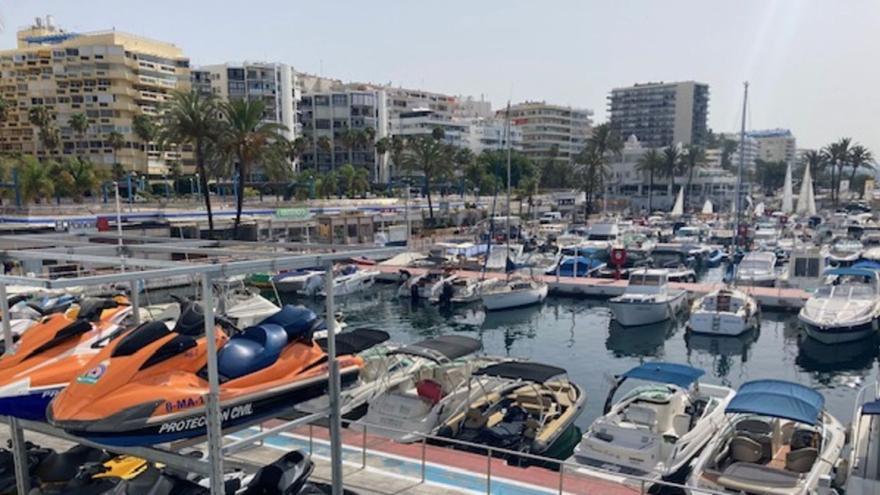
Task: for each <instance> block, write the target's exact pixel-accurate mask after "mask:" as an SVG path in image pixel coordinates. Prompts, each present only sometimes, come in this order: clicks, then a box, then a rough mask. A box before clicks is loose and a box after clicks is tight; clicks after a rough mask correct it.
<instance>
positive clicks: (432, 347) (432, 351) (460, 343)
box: [393, 335, 483, 361]
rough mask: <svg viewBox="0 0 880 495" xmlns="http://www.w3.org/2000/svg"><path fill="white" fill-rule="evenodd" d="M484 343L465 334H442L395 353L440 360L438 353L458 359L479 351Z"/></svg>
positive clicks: (448, 357)
mask: <svg viewBox="0 0 880 495" xmlns="http://www.w3.org/2000/svg"><path fill="white" fill-rule="evenodd" d="M482 347H483V344H481V343H480V341H479V340H477V339H474V338H471V337H465V336H463V335H442V336H440V337H436V338H433V339H426V340H422V341H420V342H416V343H415V344H410V345H408V346H404V347H401V348H400V349H397V350H395V351H394V352H393V354H410V355H413V356H419V357H423V358H427V359H430V360H432V361H438V359H437V358H438V355H439V356H442V357H445V358H446V359H450V360H452V359H458V358H460V357H464V356H467V355H468V354H472V353H474V352H477V351H479V350H480V349H481V348H482Z"/></svg>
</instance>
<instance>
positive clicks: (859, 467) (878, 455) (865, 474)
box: [845, 382, 880, 495]
mask: <svg viewBox="0 0 880 495" xmlns="http://www.w3.org/2000/svg"><path fill="white" fill-rule="evenodd" d="M851 436H852V438H851V439H850V442H851V444H850V454H849V459H848V466H847V468H848V471H847V476H846V490H845V493H846V494H847V495H873V494H875V493H880V384H878V383H877V382H873V383H870V384H868V385H866V386H864V387H863V388H862V389H861V390H860V391H859V395H858V396H857V397H856V401H855V411H853V423H852V430H851Z"/></svg>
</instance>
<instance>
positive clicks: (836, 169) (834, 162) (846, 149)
mask: <svg viewBox="0 0 880 495" xmlns="http://www.w3.org/2000/svg"><path fill="white" fill-rule="evenodd" d="M851 145H852V138H840V139H838V140H837V141H836V142H834V143H831V144H829V145H828V146H826V147H825V149H824V150H823V151H824V153H825V155H826V156H827V159H828V163H829V165H830V167H831V199H832V201H833V202H834V205H835V206H836V205H837V203H838V200H839V199H840V198H839V196H840V179H841V177H842V176H843V168H844V167H845V166H846V164H847V162H848V161H849V158H850V146H851Z"/></svg>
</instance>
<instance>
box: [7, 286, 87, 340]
mask: <svg viewBox="0 0 880 495" xmlns="http://www.w3.org/2000/svg"><path fill="white" fill-rule="evenodd" d="M75 302H76V297H75V296H71V295H67V294H65V295H61V296H54V297H50V296H40V297H37V296H34V295H32V294H16V295H14V296H12V297H10V298H9V299H8V300H7V305H8V306H7V307H8V308H9V327H10V330H11V331H12V341H13V342H18V340H19V338H21V334H23V333H24V332H25V331H26V330H27V329H29V328H31V327H32V326H34V325H35V324H36V323H37V322H38V321H39V320H40V319H42V318H43V317H44V316H47V315H50V314H53V313H63V312H64V311H67V310H68V309H69V308H70V306H71V305H73V304H74V303H75ZM3 317H4V316H3V315H0V319H2V318H3ZM5 350H6V343H5V342H0V354H2V353H3V352H4V351H5Z"/></svg>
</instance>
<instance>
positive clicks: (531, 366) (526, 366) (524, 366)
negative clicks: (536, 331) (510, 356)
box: [473, 361, 567, 383]
mask: <svg viewBox="0 0 880 495" xmlns="http://www.w3.org/2000/svg"><path fill="white" fill-rule="evenodd" d="M565 373H567V372H566V371H565V370H564V369H563V368H558V367H556V366H550V365H549V364H541V363H532V362H528V361H507V362H503V363H498V364H493V365H491V366H486V367H485V368H482V369H479V370H477V371H475V372H474V373H473V374H474V375H482V376H494V377H498V378H509V379H511V380H525V381H529V382H536V383H544V382H546V381H547V380H549V379H551V378H555V377H557V376H559V375H564V374H565Z"/></svg>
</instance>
